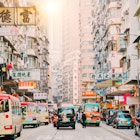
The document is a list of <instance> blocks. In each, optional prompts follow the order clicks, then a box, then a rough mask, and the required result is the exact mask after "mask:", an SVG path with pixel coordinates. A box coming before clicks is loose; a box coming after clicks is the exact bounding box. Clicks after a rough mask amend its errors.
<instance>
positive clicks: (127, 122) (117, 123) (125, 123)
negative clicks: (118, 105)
mask: <svg viewBox="0 0 140 140" xmlns="http://www.w3.org/2000/svg"><path fill="white" fill-rule="evenodd" d="M112 126H113V128H119V127H127V128H131V129H133V128H134V123H133V121H132V117H131V115H130V114H128V113H119V114H117V115H116V117H115V118H114V120H113V122H112Z"/></svg>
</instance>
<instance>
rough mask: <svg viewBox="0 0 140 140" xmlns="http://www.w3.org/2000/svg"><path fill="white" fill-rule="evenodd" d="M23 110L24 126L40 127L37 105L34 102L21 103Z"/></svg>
mask: <svg viewBox="0 0 140 140" xmlns="http://www.w3.org/2000/svg"><path fill="white" fill-rule="evenodd" d="M21 107H22V108H21V109H22V125H23V128H24V127H25V126H29V125H31V126H34V127H38V126H39V125H40V120H39V117H38V112H37V104H36V103H34V102H21Z"/></svg>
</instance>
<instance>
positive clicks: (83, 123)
mask: <svg viewBox="0 0 140 140" xmlns="http://www.w3.org/2000/svg"><path fill="white" fill-rule="evenodd" d="M86 119H87V118H86V114H85V113H84V112H82V125H83V128H86Z"/></svg>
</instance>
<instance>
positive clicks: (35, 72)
mask: <svg viewBox="0 0 140 140" xmlns="http://www.w3.org/2000/svg"><path fill="white" fill-rule="evenodd" d="M12 78H13V79H23V80H25V81H31V80H32V81H34V80H35V81H40V69H29V70H21V71H20V70H17V71H16V70H13V71H12Z"/></svg>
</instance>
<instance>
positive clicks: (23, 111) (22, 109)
mask: <svg viewBox="0 0 140 140" xmlns="http://www.w3.org/2000/svg"><path fill="white" fill-rule="evenodd" d="M21 111H22V114H23V115H26V107H25V106H22V108H21Z"/></svg>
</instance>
